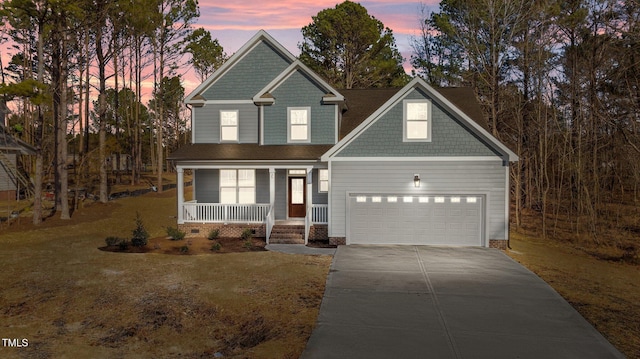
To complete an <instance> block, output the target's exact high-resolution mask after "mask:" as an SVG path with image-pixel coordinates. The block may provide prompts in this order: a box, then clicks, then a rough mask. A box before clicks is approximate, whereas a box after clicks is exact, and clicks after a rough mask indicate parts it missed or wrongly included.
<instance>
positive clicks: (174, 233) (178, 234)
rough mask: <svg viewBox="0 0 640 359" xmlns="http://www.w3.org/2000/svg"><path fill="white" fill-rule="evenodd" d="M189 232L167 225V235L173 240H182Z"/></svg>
mask: <svg viewBox="0 0 640 359" xmlns="http://www.w3.org/2000/svg"><path fill="white" fill-rule="evenodd" d="M186 235H187V233H186V232H183V231H181V230H179V229H178V228H174V227H167V236H169V237H171V240H172V241H181V240H183V239H184V236H186Z"/></svg>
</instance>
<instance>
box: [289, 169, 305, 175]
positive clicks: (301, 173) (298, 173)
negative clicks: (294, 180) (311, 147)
mask: <svg viewBox="0 0 640 359" xmlns="http://www.w3.org/2000/svg"><path fill="white" fill-rule="evenodd" d="M289 174H290V175H306V174H307V170H289Z"/></svg>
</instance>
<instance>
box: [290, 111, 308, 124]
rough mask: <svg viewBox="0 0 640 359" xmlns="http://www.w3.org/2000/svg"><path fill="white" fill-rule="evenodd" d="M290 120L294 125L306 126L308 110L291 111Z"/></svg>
mask: <svg viewBox="0 0 640 359" xmlns="http://www.w3.org/2000/svg"><path fill="white" fill-rule="evenodd" d="M290 118H291V124H292V125H306V124H307V110H291V114H290Z"/></svg>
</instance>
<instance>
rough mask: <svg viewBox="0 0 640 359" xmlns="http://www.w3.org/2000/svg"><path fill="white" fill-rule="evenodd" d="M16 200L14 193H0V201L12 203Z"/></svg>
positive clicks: (13, 191)
mask: <svg viewBox="0 0 640 359" xmlns="http://www.w3.org/2000/svg"><path fill="white" fill-rule="evenodd" d="M15 199H16V191H15V190H8V191H0V201H13V200H15Z"/></svg>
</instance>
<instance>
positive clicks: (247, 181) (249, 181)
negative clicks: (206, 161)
mask: <svg viewBox="0 0 640 359" xmlns="http://www.w3.org/2000/svg"><path fill="white" fill-rule="evenodd" d="M220 203H256V172H255V170H220Z"/></svg>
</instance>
